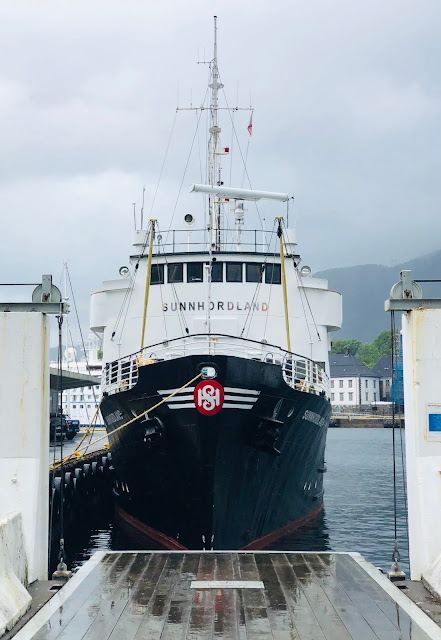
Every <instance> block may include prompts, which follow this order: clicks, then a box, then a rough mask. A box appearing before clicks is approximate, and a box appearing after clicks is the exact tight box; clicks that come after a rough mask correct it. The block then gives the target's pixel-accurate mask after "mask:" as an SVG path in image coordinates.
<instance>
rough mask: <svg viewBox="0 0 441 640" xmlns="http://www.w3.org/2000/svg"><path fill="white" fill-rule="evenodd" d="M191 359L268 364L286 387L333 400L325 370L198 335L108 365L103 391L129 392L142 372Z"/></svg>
mask: <svg viewBox="0 0 441 640" xmlns="http://www.w3.org/2000/svg"><path fill="white" fill-rule="evenodd" d="M189 355H204V356H213V355H227V356H233V357H240V358H248V359H250V360H257V361H259V362H267V363H269V364H273V365H275V366H279V367H281V370H282V376H283V379H284V381H285V382H286V384H287V385H288V386H290V387H292V388H293V389H297V390H298V391H303V392H305V393H313V394H315V395H323V396H325V397H326V398H328V399H329V394H330V384H329V378H328V376H327V375H326V373H325V371H324V370H323V369H322V367H321V366H320V365H319V364H317V363H316V362H314V361H313V360H310V359H309V358H304V357H302V356H299V355H297V354H294V353H289V352H288V351H285V350H284V349H281V348H280V347H276V346H273V345H269V344H266V343H262V342H255V341H253V340H247V339H244V338H236V337H234V336H226V335H213V334H211V335H208V334H196V335H190V336H186V337H184V338H177V339H175V340H165V341H164V342H160V343H158V344H155V345H152V346H148V347H145V348H144V349H142V350H141V351H138V352H137V353H134V354H131V355H129V356H125V357H124V358H120V359H119V360H115V361H114V362H108V363H107V364H106V366H105V368H104V370H103V380H102V387H103V391H105V392H106V393H108V394H113V393H118V392H121V391H128V390H129V389H131V388H132V387H133V386H135V384H136V383H137V381H138V368H139V367H140V366H146V365H152V364H154V363H156V362H162V361H164V360H174V359H177V358H183V357H185V356H189Z"/></svg>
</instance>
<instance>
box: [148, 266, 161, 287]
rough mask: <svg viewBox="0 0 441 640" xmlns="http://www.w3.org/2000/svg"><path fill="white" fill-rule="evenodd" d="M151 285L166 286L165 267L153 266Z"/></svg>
mask: <svg viewBox="0 0 441 640" xmlns="http://www.w3.org/2000/svg"><path fill="white" fill-rule="evenodd" d="M150 284H164V265H163V264H152V268H151V272H150Z"/></svg>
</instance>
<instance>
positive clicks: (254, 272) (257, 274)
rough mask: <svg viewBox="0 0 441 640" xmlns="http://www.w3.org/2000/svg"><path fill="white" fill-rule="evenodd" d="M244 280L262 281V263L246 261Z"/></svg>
mask: <svg viewBox="0 0 441 640" xmlns="http://www.w3.org/2000/svg"><path fill="white" fill-rule="evenodd" d="M245 271H246V281H247V282H262V265H261V264H258V263H257V262H247V263H246V264H245Z"/></svg>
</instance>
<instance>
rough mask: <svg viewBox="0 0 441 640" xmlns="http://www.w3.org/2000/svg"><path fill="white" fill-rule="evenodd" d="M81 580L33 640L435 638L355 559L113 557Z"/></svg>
mask: <svg viewBox="0 0 441 640" xmlns="http://www.w3.org/2000/svg"><path fill="white" fill-rule="evenodd" d="M80 575H81V572H80V573H79V574H78V576H76V577H74V578H73V580H74V581H75V580H76V581H77V582H78V586H77V587H76V588H75V589H73V591H72V593H71V594H70V595H69V597H68V598H67V599H66V600H65V601H64V602H63V603H62V606H59V607H58V609H57V610H56V611H54V612H52V613H50V612H49V614H48V615H47V619H46V620H44V622H43V623H42V626H41V628H40V629H39V631H37V632H35V633H34V635H29V636H28V638H29V639H30V638H32V640H43V638H44V639H45V640H46V639H51V640H55V639H58V640H80V639H81V640H94V639H98V638H99V639H100V640H116V639H117V638H118V639H119V638H124V639H125V640H148V639H152V640H153V639H156V638H161V640H175V639H176V640H177V639H179V638H186V639H188V640H200V639H203V638H210V639H211V638H232V639H234V638H236V639H238V640H243V639H247V638H248V639H253V640H260V639H270V638H273V639H274V640H284V639H285V638H286V639H289V640H293V639H294V638H296V639H298V640H328V639H329V640H351V639H352V638H354V639H356V640H406V639H409V640H410V639H411V638H412V640H428V639H429V638H430V637H433V636H430V635H428V634H427V633H426V632H425V631H423V629H422V628H421V626H419V623H418V621H416V620H414V619H411V617H410V616H409V615H408V613H406V612H405V611H404V610H403V608H402V607H401V606H400V605H399V604H398V603H397V602H396V601H395V600H394V599H393V598H392V597H391V596H390V595H388V593H387V592H386V591H385V590H384V589H383V587H382V586H381V585H380V584H378V583H377V582H376V581H375V580H374V579H373V578H372V577H371V576H370V575H369V574H368V573H367V571H365V570H364V569H363V567H362V566H360V565H359V564H358V563H357V562H356V561H355V560H354V558H353V557H351V556H350V555H348V554H333V553H317V554H315V553H277V552H267V553H265V552H260V553H259V552H219V553H217V552H187V553H185V552H112V553H106V554H103V557H102V559H101V560H100V562H98V563H97V564H96V566H95V567H94V568H93V570H92V571H90V572H89V573H88V575H87V576H86V577H85V578H84V579H83V580H81V579H80ZM194 580H197V581H220V580H222V581H225V580H226V581H228V580H241V581H248V582H247V584H248V586H249V588H241V589H238V588H218V587H216V586H215V587H213V588H208V589H202V588H191V582H192V581H194ZM256 581H262V582H263V584H264V588H263V589H261V588H255V587H253V585H255V584H256ZM62 591H63V590H62ZM62 591H61V592H60V594H59V595H60V596H61V595H62ZM49 604H50V603H49ZM421 615H424V614H421Z"/></svg>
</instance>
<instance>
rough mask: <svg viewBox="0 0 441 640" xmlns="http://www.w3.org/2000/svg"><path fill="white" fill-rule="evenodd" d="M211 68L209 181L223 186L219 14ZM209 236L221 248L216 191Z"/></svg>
mask: <svg viewBox="0 0 441 640" xmlns="http://www.w3.org/2000/svg"><path fill="white" fill-rule="evenodd" d="M210 69H211V78H210V80H211V82H210V85H209V86H210V89H211V105H210V112H211V127H210V141H209V145H208V183H209V184H210V185H211V186H213V187H214V186H216V185H218V186H221V184H222V182H221V168H220V163H218V155H219V150H218V147H219V134H220V132H221V128H220V127H219V125H218V108H219V100H218V91H219V89H222V88H223V86H224V85H223V84H222V83H220V82H219V69H218V66H217V16H214V53H213V60H212V62H211V65H210ZM208 202H209V224H208V229H209V236H210V250H214V251H219V250H220V235H221V207H220V202H219V197H217V195H216V194H215V193H214V194H212V195H210V198H209V201H208Z"/></svg>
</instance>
